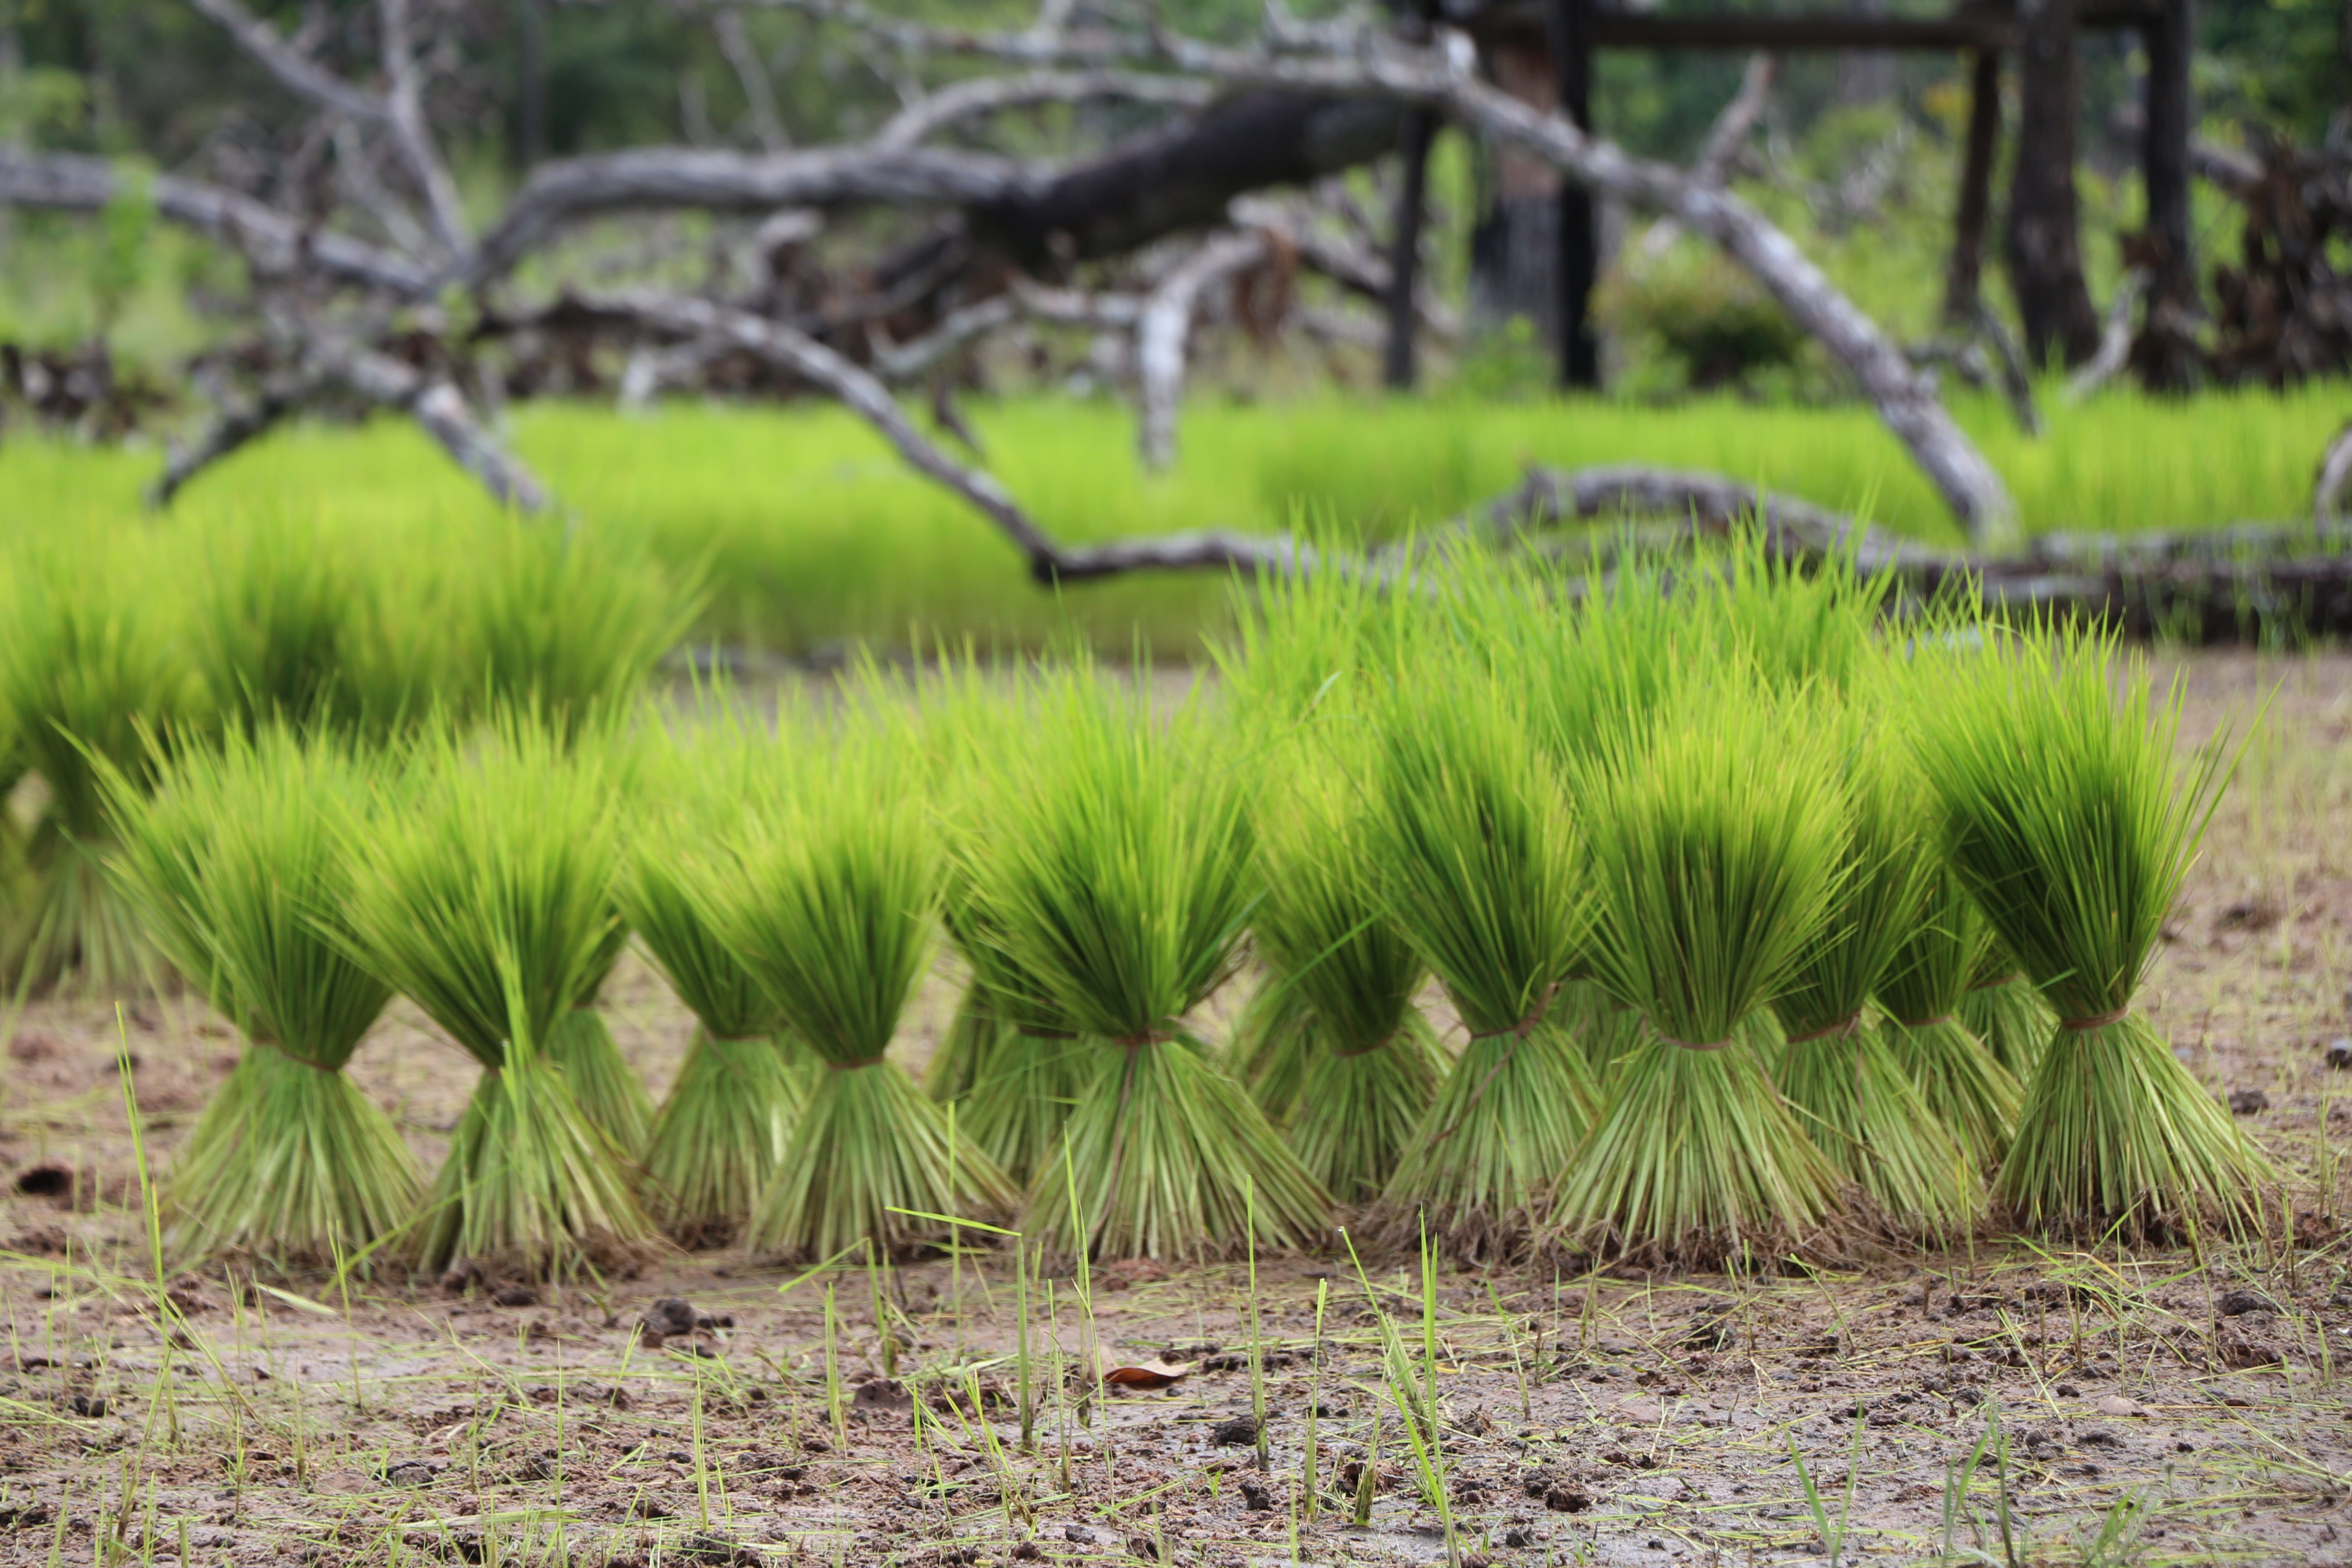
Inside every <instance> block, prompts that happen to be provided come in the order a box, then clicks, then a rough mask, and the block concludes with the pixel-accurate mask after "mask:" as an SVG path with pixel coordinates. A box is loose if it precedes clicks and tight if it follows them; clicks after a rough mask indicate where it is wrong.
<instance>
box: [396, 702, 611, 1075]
mask: <svg viewBox="0 0 2352 1568" xmlns="http://www.w3.org/2000/svg"><path fill="white" fill-rule="evenodd" d="M412 773H413V776H412V777H411V778H410V779H409V781H408V782H407V784H405V786H404V788H403V790H402V792H401V795H400V796H399V798H398V800H397V803H396V805H392V804H388V805H387V806H386V808H385V809H383V811H381V812H379V813H378V814H377V815H376V816H375V818H374V820H373V823H372V825H371V826H370V827H369V829H368V837H367V840H366V843H365V844H364V846H363V848H364V853H362V854H360V855H357V856H355V858H354V861H355V864H354V870H353V879H352V880H353V886H352V898H351V902H350V909H351V917H350V918H351V924H352V931H353V933H354V941H355V944H356V946H357V947H358V949H359V951H360V952H361V955H362V957H363V958H364V959H365V960H366V962H367V963H370V964H371V965H372V966H373V967H374V969H375V970H376V972H377V973H380V974H382V975H383V977H384V978H385V979H386V980H387V981H389V982H391V983H392V984H394V985H395V986H397V987H398V988H399V989H400V990H401V991H402V992H403V993H404V994H406V995H407V996H408V997H409V998H410V999H411V1000H413V1001H414V1002H415V1003H416V1005H418V1006H420V1007H422V1008H424V1009H425V1014H426V1015H427V1016H429V1017H431V1018H432V1019H433V1021H434V1022H435V1023H436V1024H438V1025H439V1026H441V1027H442V1028H443V1029H444V1030H446V1032H447V1033H448V1035H449V1037H451V1038H452V1039H454V1040H456V1041H457V1044H458V1045H459V1046H461V1047H464V1048H465V1049H466V1050H467V1051H468V1052H469V1053H471V1054H472V1055H473V1057H474V1058H475V1059H476V1060H478V1061H479V1062H480V1063H481V1064H482V1065H483V1066H484V1067H485V1068H493V1069H496V1068H508V1067H515V1068H526V1067H529V1066H530V1064H531V1062H532V1061H533V1059H534V1058H536V1057H537V1056H538V1055H539V1053H541V1051H543V1050H545V1049H546V1047H547V1043H548V1040H549V1038H550V1037H551V1034H552V1032H553V1030H554V1028H555V1026H556V1023H557V1022H558V1020H560V1019H562V1017H564V1016H566V1015H567V1014H569V1013H570V1011H571V1010H572V1005H573V1003H574V1001H575V999H576V998H577V997H578V996H579V995H580V994H581V991H582V987H583V981H584V979H585V977H586V976H587V974H588V973H590V972H591V970H592V969H593V965H594V964H595V963H597V961H598V957H599V955H600V954H601V953H602V952H604V947H605V944H606V942H608V940H609V939H610V936H611V933H612V928H613V925H614V914H613V912H612V890H613V883H614V877H615V875H616V873H617V869H618V862H619V854H620V826H619V823H618V821H617V804H618V803H617V800H616V795H615V790H614V760H613V757H612V754H611V752H610V750H609V748H601V747H581V748H577V749H575V750H571V751H567V749H566V748H565V747H563V746H562V743H561V742H558V741H557V740H556V739H555V738H554V737H553V736H551V734H550V733H549V732H548V731H546V729H545V728H543V727H542V726H541V725H539V724H538V723H536V722H535V721H532V720H531V719H530V718H529V717H527V716H522V715H517V714H511V713H509V714H507V715H504V716H501V717H500V718H499V719H498V720H496V721H493V723H492V724H491V725H490V726H489V727H488V729H487V730H486V731H483V732H481V733H479V734H469V733H467V732H462V731H457V730H454V729H449V728H446V727H445V728H442V729H439V730H436V731H433V732H432V733H430V734H429V735H428V736H426V737H425V741H424V742H423V743H422V744H421V745H420V746H419V748H418V750H417V752H416V755H415V762H414V763H413V764H412ZM566 1098H567V1099H568V1098H569V1097H568V1095H567V1097H566Z"/></svg>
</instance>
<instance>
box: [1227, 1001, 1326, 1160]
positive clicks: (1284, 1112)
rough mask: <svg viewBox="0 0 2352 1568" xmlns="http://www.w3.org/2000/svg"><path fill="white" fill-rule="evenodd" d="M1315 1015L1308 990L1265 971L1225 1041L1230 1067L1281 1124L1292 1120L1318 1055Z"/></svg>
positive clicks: (1261, 1106)
mask: <svg viewBox="0 0 2352 1568" xmlns="http://www.w3.org/2000/svg"><path fill="white" fill-rule="evenodd" d="M1314 1018H1315V1015H1314V1009H1313V1008H1312V1007H1311V1006H1310V1005H1308V1003H1307V996H1306V994H1305V993H1304V992H1302V991H1300V990H1299V989H1298V987H1297V986H1296V985H1292V984H1288V983H1287V982H1286V980H1285V979H1284V978H1283V977H1282V976H1281V975H1280V974H1277V973H1267V974H1264V975H1262V976H1260V978H1259V980H1258V984H1257V987H1256V989H1255V990H1253V991H1252V992H1251V993H1250V994H1249V1000H1247V1001H1246V1002H1244V1003H1243V1004H1242V1008H1241V1012H1240V1014H1239V1016H1236V1017H1235V1018H1234V1032H1233V1036H1232V1037H1231V1038H1230V1039H1228V1040H1227V1041H1226V1042H1225V1051H1224V1065H1225V1070H1226V1071H1227V1072H1228V1073H1231V1074H1232V1075H1233V1077H1234V1079H1235V1081H1237V1082H1239V1083H1240V1084H1241V1085H1242V1086H1243V1087H1244V1088H1245V1089H1248V1090H1249V1091H1250V1098H1251V1099H1252V1100H1255V1101H1257V1108H1258V1109H1259V1110H1263V1111H1265V1119H1266V1120H1267V1121H1271V1122H1273V1123H1274V1124H1275V1125H1276V1127H1286V1126H1288V1125H1289V1123H1290V1119H1291V1118H1292V1117H1293V1116H1295V1115H1296V1114H1297V1110H1298V1097H1299V1095H1300V1094H1302V1093H1303V1092H1305V1090H1306V1088H1307V1068H1308V1067H1309V1066H1310V1065H1311V1064H1312V1062H1313V1061H1314V1054H1313V1053H1314V1047H1315V1041H1314V1038H1313V1036H1314V1032H1315V1031H1314Z"/></svg>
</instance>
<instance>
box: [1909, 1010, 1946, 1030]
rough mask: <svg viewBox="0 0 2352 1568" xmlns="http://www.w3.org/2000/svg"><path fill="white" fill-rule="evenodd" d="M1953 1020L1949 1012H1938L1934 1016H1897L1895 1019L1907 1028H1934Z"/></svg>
mask: <svg viewBox="0 0 2352 1568" xmlns="http://www.w3.org/2000/svg"><path fill="white" fill-rule="evenodd" d="M1951 1021H1952V1015H1951V1014H1949V1013H1938V1014H1937V1015H1936V1016H1934V1017H1932V1018H1897V1019H1895V1023H1896V1024H1897V1025H1898V1026H1901V1027H1903V1028H1906V1029H1932V1028H1934V1027H1935V1026H1937V1025H1938V1024H1948V1023H1950V1022H1951Z"/></svg>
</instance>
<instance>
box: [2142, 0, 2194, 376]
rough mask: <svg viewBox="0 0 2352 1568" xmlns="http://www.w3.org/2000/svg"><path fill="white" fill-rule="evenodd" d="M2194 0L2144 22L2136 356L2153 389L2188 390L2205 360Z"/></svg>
mask: <svg viewBox="0 0 2352 1568" xmlns="http://www.w3.org/2000/svg"><path fill="white" fill-rule="evenodd" d="M2196 15H2197V13H2196V0H2161V3H2160V4H2159V5H2158V8H2157V11H2156V15H2155V16H2154V18H2153V19H2152V20H2151V21H2150V22H2149V23H2148V25H2147V26H2146V27H2145V28H2143V29H2142V31H2141V37H2142V38H2143V39H2144V40H2145V41H2146V44H2147V100H2146V112H2147V132H2146V133H2145V134H2144V135H2143V136H2142V137H2141V138H2140V171H2141V180H2142V182H2143V184H2145V185H2146V187H2147V231H2146V234H2145V237H2144V241H2143V243H2144V247H2145V255H2144V257H2143V258H2142V260H2143V262H2144V264H2145V265H2146V267H2147V271H2148V289H2147V320H2146V321H2145V322H2144V324H2143V325H2142V327H2141V330H2140V334H2139V341H2138V342H2137V344H2135V345H2134V347H2133V352H2132V358H2133V361H2134V362H2135V364H2136V366H2137V369H2138V372H2139V376H2140V380H2141V381H2142V382H2143V383H2144V384H2147V386H2149V387H2151V388H2157V389H2161V390H2167V391H2183V390H2186V389H2187V388H2188V387H2189V386H2191V385H2193V384H2195V382H2196V381H2197V379H2198V373H2199V371H2200V368H2201V365H2202V361H2203V356H2202V355H2201V354H2200V353H2199V351H2198V347H2197V338H2196V319H2197V256H2196V252H2195V250H2194V249H2193V248H2192V244H2193V241H2192V231H2191V228H2190V217H2189V140H2190V138H2191V136H2192V134H2193V133H2194V132H2195V130H2196V112H2197V111H2196V104H2195V100H2193V99H2192V97H2191V96H2190V86H2189V56H2190V55H2191V53H2193V52H2194V49H2195V46H2196V37H2197V23H2196Z"/></svg>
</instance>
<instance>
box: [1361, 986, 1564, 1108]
mask: <svg viewBox="0 0 2352 1568" xmlns="http://www.w3.org/2000/svg"><path fill="white" fill-rule="evenodd" d="M1558 994H1559V982H1558V981H1556V980H1555V981H1553V982H1552V983H1551V984H1549V985H1548V986H1546V987H1544V994H1543V995H1542V996H1541V997H1540V998H1539V999H1538V1001H1537V1003H1536V1010H1535V1011H1534V1012H1532V1013H1530V1014H1528V1016H1526V1017H1524V1018H1522V1019H1520V1020H1519V1021H1518V1022H1517V1023H1516V1024H1514V1025H1512V1026H1510V1027H1509V1028H1507V1029H1489V1030H1487V1031H1486V1033H1484V1034H1481V1035H1473V1036H1471V1037H1470V1038H1471V1039H1472V1040H1473V1041H1477V1040H1499V1039H1501V1038H1503V1037H1505V1036H1506V1035H1507V1036H1509V1037H1511V1043H1510V1045H1509V1047H1507V1049H1505V1051H1504V1052H1503V1054H1502V1055H1501V1056H1499V1057H1497V1058H1495V1065H1494V1066H1493V1067H1490V1068H1487V1069H1486V1077H1485V1078H1482V1079H1479V1080H1478V1087H1477V1088H1476V1089H1472V1090H1471V1091H1470V1098H1469V1099H1468V1100H1464V1101H1463V1102H1462V1114H1461V1115H1459V1116H1457V1117H1455V1118H1454V1121H1453V1123H1452V1125H1450V1126H1448V1127H1447V1128H1446V1129H1445V1131H1443V1132H1441V1133H1439V1134H1438V1135H1437V1136H1436V1137H1434V1138H1433V1139H1431V1140H1430V1141H1429V1142H1430V1146H1431V1147H1433V1148H1434V1147H1435V1146H1436V1145H1438V1144H1440V1143H1443V1142H1445V1141H1446V1140H1447V1139H1448V1138H1451V1137H1453V1136H1454V1133H1455V1131H1458V1130H1459V1129H1460V1128H1461V1126H1462V1124H1463V1123H1464V1122H1465V1121H1468V1120H1469V1119H1470V1113H1471V1112H1472V1111H1474V1110H1477V1109H1478V1102H1479V1101H1480V1100H1484V1099H1486V1090H1487V1089H1489V1088H1491V1087H1492V1086H1493V1084H1494V1082H1495V1075H1496V1074H1497V1073H1499V1072H1501V1071H1502V1070H1503V1069H1504V1068H1507V1067H1508V1066H1510V1065H1511V1058H1513V1057H1515V1056H1517V1055H1518V1054H1519V1047H1520V1046H1521V1045H1523V1044H1525V1043H1526V1041H1527V1037H1528V1036H1529V1035H1532V1034H1534V1033H1535V1032H1536V1026H1537V1025H1538V1024H1540V1023H1542V1022H1543V1019H1544V1015H1545V1014H1546V1013H1549V1012H1550V1011H1551V999H1552V998H1553V997H1554V996H1557V995H1558ZM1387 1043H1388V1042H1387V1041H1385V1040H1384V1041H1382V1042H1381V1044H1382V1045H1385V1044H1387ZM1375 1048H1378V1047H1375Z"/></svg>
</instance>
